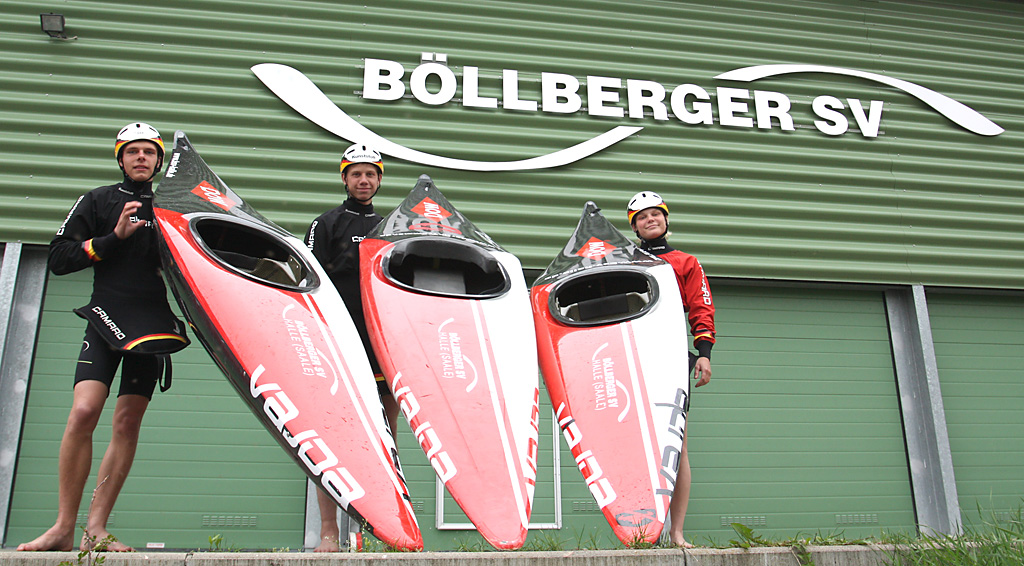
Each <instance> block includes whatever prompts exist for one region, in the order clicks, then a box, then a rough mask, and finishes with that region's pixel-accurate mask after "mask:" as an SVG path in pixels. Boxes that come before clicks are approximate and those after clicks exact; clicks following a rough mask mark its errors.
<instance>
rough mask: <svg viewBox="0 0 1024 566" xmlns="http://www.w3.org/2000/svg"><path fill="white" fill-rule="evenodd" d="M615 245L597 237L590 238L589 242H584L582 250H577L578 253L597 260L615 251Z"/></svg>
mask: <svg viewBox="0 0 1024 566" xmlns="http://www.w3.org/2000/svg"><path fill="white" fill-rule="evenodd" d="M615 249H616V248H615V246H613V245H611V244H609V243H608V242H606V241H604V240H598V239H597V238H590V239H589V240H587V243H585V244H583V247H582V248H580V251H578V252H576V255H578V256H580V257H584V258H587V259H592V260H594V261H597V260H599V259H602V258H604V256H606V255H608V254H610V253H612V252H613V251H615Z"/></svg>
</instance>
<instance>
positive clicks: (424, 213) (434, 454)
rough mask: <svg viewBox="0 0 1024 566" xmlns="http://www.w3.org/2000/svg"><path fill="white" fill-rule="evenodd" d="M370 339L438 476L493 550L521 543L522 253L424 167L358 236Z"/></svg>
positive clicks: (532, 461) (530, 455) (528, 467)
mask: <svg viewBox="0 0 1024 566" xmlns="http://www.w3.org/2000/svg"><path fill="white" fill-rule="evenodd" d="M359 256H360V281H361V285H360V288H361V291H362V294H363V308H364V311H365V315H366V321H367V327H368V329H369V334H370V340H371V342H372V344H373V347H374V351H375V352H376V354H377V360H378V361H379V362H380V364H381V369H382V370H383V372H384V377H385V379H386V380H387V383H388V385H389V386H390V388H391V391H392V393H394V395H395V398H396V399H397V401H398V404H399V407H401V410H402V412H403V414H404V415H405V418H406V419H407V420H408V422H409V425H410V427H411V428H412V431H413V433H414V434H415V436H416V439H417V441H418V442H419V444H420V447H421V448H422V449H423V451H424V453H426V455H427V459H428V460H429V461H430V464H431V466H432V467H433V469H434V471H435V473H436V474H437V477H438V478H439V479H440V481H441V482H443V483H444V485H445V487H446V488H447V489H448V492H449V493H450V494H451V496H452V498H453V499H454V500H455V502H456V503H457V504H458V505H459V506H460V507H461V509H462V511H463V512H464V513H465V514H466V517H467V518H469V520H470V521H472V522H473V524H474V525H475V526H476V528H477V530H478V531H479V532H480V534H481V535H482V536H483V537H484V539H486V540H487V541H488V543H490V544H491V545H493V546H494V547H495V548H498V549H505V550H507V549H515V548H520V547H521V546H522V545H523V543H524V542H525V540H526V534H527V529H528V526H529V520H530V510H531V507H532V504H533V493H534V488H535V485H536V479H537V434H538V431H537V426H538V416H539V410H538V405H537V402H538V397H539V395H540V392H539V389H538V386H539V377H538V368H537V347H536V341H535V338H534V333H533V318H532V315H531V311H530V302H529V293H528V291H527V288H526V283H525V280H524V278H523V272H522V266H521V265H520V263H519V260H518V259H516V257H515V256H513V255H512V254H510V253H509V252H507V251H505V250H503V249H502V248H501V247H500V246H498V245H497V244H496V243H494V241H493V240H491V238H490V237H489V236H487V234H485V233H484V232H482V231H481V230H479V229H478V228H477V227H476V226H475V225H473V223H472V222H470V221H469V220H468V219H467V218H466V217H465V216H463V215H462V214H461V213H460V212H459V211H457V210H456V209H455V207H453V206H452V205H451V203H450V202H448V199H446V198H445V197H444V195H443V194H441V192H440V191H439V190H438V189H437V187H436V186H434V183H433V181H432V180H431V179H430V177H427V176H426V175H423V176H421V177H420V178H419V181H418V182H417V184H416V186H415V188H413V190H412V192H411V193H409V196H408V197H407V198H406V199H405V201H404V202H402V204H401V205H399V207H398V208H396V209H395V210H394V211H393V212H391V214H389V215H388V216H386V217H385V218H384V220H383V221H382V222H381V223H380V224H379V225H378V226H377V227H376V228H375V229H374V230H372V231H371V232H370V233H369V234H367V235H366V237H365V238H364V239H363V241H362V242H361V243H360V247H359Z"/></svg>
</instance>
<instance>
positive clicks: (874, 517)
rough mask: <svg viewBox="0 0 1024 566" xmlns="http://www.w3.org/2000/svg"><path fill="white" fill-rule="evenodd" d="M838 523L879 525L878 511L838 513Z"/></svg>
mask: <svg viewBox="0 0 1024 566" xmlns="http://www.w3.org/2000/svg"><path fill="white" fill-rule="evenodd" d="M836 524H837V525H877V524H878V513H841V514H837V515H836Z"/></svg>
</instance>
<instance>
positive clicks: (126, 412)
mask: <svg viewBox="0 0 1024 566" xmlns="http://www.w3.org/2000/svg"><path fill="white" fill-rule="evenodd" d="M146 407H147V403H144V402H139V401H135V400H132V401H126V400H125V397H121V398H120V399H118V406H117V408H116V409H115V410H114V418H113V423H112V427H113V434H114V435H115V436H120V437H122V438H125V439H128V440H132V439H135V440H137V439H138V437H139V430H140V429H141V428H142V417H143V416H144V415H145V414H146Z"/></svg>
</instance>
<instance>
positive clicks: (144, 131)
mask: <svg viewBox="0 0 1024 566" xmlns="http://www.w3.org/2000/svg"><path fill="white" fill-rule="evenodd" d="M139 140H145V141H148V142H153V143H154V144H155V145H156V147H157V148H158V149H159V151H160V158H161V159H162V158H163V156H164V140H162V139H160V132H158V131H156V128H154V127H153V126H150V125H149V124H146V123H143V122H132V123H131V124H128V125H127V126H125V127H123V128H121V131H120V132H117V138H116V139H115V140H114V157H115V158H117V159H121V148H123V147H124V146H125V144H128V143H131V142H133V141H139Z"/></svg>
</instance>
